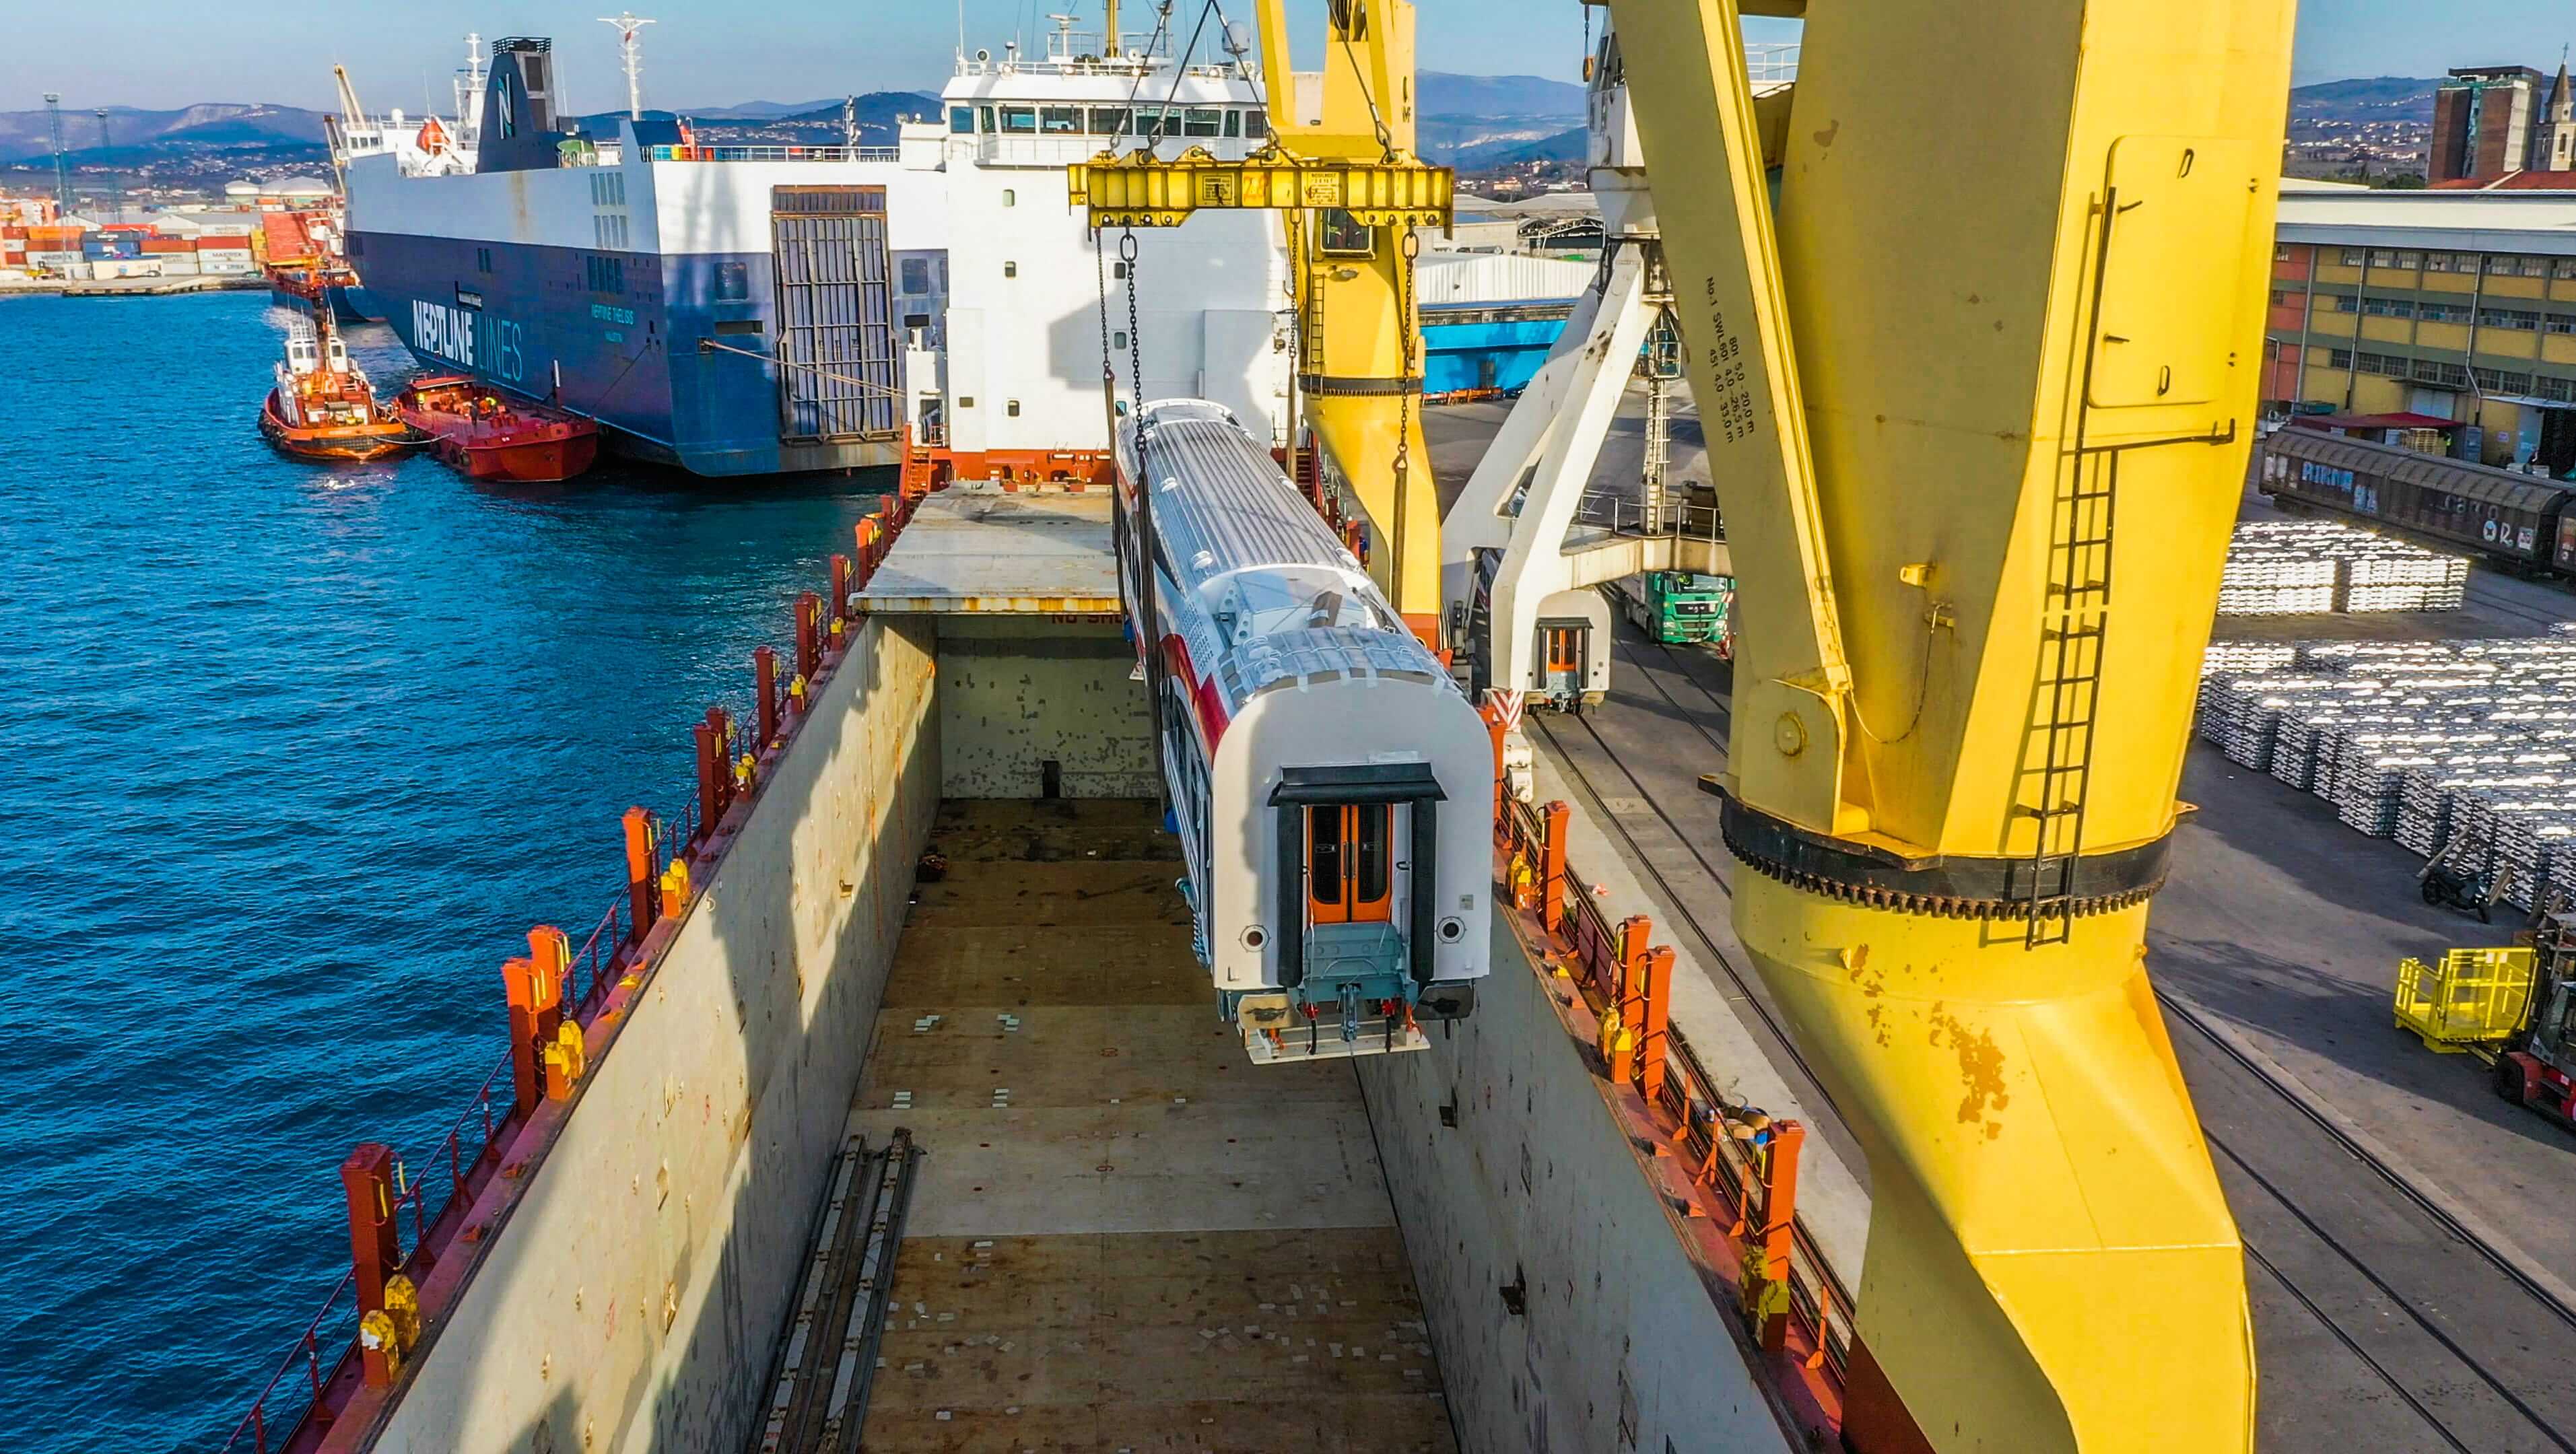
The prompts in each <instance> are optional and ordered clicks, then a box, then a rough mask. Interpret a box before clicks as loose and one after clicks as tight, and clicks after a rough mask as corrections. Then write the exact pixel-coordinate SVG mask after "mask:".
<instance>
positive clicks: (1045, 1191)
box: [850, 802, 1455, 1454]
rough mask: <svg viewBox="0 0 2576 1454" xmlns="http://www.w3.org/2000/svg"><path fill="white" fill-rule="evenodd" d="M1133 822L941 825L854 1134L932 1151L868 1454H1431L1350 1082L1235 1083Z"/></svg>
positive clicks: (1146, 843) (1332, 1074)
mask: <svg viewBox="0 0 2576 1454" xmlns="http://www.w3.org/2000/svg"><path fill="white" fill-rule="evenodd" d="M1152 813H1153V810H1152V809H1151V807H1150V806H1149V805H1145V804H1138V803H1123V802H1121V803H1104V802H1079V803H1076V802H1051V803H954V804H949V805H947V806H945V807H943V809H942V810H941V818H940V825H939V829H938V832H937V834H936V837H935V846H936V847H937V848H938V849H939V850H940V851H941V852H943V853H945V854H946V855H947V856H948V858H949V859H950V863H951V866H950V869H949V873H948V876H947V878H946V879H945V881H943V882H941V883H938V884H932V885H925V886H924V887H923V889H922V892H921V895H920V901H919V902H918V904H916V905H915V907H914V909H913V911H912V916H911V918H910V920H909V921H908V923H907V926H906V928H905V930H904V936H903V941H902V944H901V946H900V948H899V950H898V951H897V955H896V959H895V964H894V968H893V972H892V974H891V976H890V978H889V980H888V982H887V986H886V993H885V1002H884V1006H883V1008H882V1009H881V1011H880V1012H879V1014H878V1018H877V1030H876V1043H875V1044H874V1046H873V1047H872V1048H871V1053H870V1055H869V1060H868V1069H867V1073H866V1076H865V1078H864V1079H863V1081H862V1083H861V1085H860V1089H859V1093H858V1097H857V1101H856V1103H855V1105H854V1107H853V1109H852V1112H851V1117H850V1127H851V1129H852V1130H853V1131H854V1132H858V1133H861V1134H864V1135H866V1136H867V1137H868V1140H869V1143H870V1144H872V1145H874V1144H881V1143H882V1142H883V1140H884V1138H885V1136H886V1135H887V1133H889V1132H890V1131H892V1130H893V1128H894V1127H896V1126H897V1125H905V1126H909V1127H911V1128H912V1131H913V1133H914V1135H915V1136H916V1137H917V1138H918V1140H919V1142H920V1144H921V1145H922V1147H923V1150H924V1153H925V1155H924V1158H923V1161H922V1163H921V1174H920V1181H919V1183H918V1186H917V1189H916V1191H915V1194H914V1197H913V1201H912V1209H911V1217H910V1221H909V1224H908V1227H907V1234H906V1237H905V1240H904V1244H903V1250H902V1254H901V1257H900V1259H899V1261H898V1263H897V1266H896V1275H895V1286H894V1299H895V1303H894V1309H893V1312H892V1314H891V1316H890V1318H889V1320H888V1323H887V1327H886V1332H885V1339H884V1344H883V1347H882V1350H881V1354H882V1358H883V1363H882V1365H881V1366H880V1368H879V1370H878V1372H877V1376H876V1383H875V1388H874V1390H873V1394H872V1400H871V1404H870V1408H869V1412H868V1420H867V1425H866V1429H865V1434H864V1447H865V1448H867V1449H868V1450H870V1451H875V1454H912V1451H931V1450H937V1451H952V1450H986V1449H991V1450H1038V1451H1050V1454H1053V1451H1076V1450H1081V1451H1098V1454H1119V1451H1133V1454H1145V1451H1158V1454H1159V1451H1182V1450H1190V1451H1238V1450H1239V1451H1244V1454H1255V1451H1259V1454H1296V1451H1319V1454H1320V1451H1326V1450H1360V1449H1364V1450H1409V1451H1439V1454H1449V1451H1451V1450H1453V1449H1454V1447H1455V1446H1454V1444H1453V1442H1452V1438H1451V1433H1450V1425H1449V1418H1448V1412H1447V1408H1446V1405H1445V1404H1444V1402H1443V1401H1442V1398H1441V1393H1440V1378H1439V1370H1438V1369H1437V1367H1436V1366H1435V1365H1434V1364H1433V1362H1432V1357H1431V1348H1430V1342H1429V1338H1428V1335H1427V1334H1426V1333H1425V1331H1424V1328H1423V1323H1422V1307H1421V1301H1420V1297H1419V1295H1418V1293H1417V1292H1416V1290H1415V1286H1414V1280H1413V1274H1412V1270H1411V1268H1410V1267H1409V1266H1408V1265H1407V1263H1406V1261H1405V1255H1404V1245H1403V1241H1402V1239H1401V1237H1400V1236H1399V1235H1398V1234H1397V1231H1396V1228H1395V1223H1394V1213H1393V1210H1392V1208H1391V1206H1390V1204H1389V1202H1388V1199H1387V1194H1386V1186H1385V1180H1384V1175H1383V1173H1382V1171H1381V1170H1380V1168H1379V1165H1378V1159H1377V1152H1376V1147H1375V1144H1374V1142H1373V1141H1372V1140H1371V1138H1370V1134H1369V1126H1368V1120H1367V1115H1366V1112H1365V1110H1364V1109H1363V1107H1362V1105H1361V1101H1360V1095H1359V1088H1358V1084H1357V1082H1356V1080H1355V1079H1354V1077H1353V1074H1352V1071H1351V1067H1350V1065H1349V1064H1348V1063H1347V1062H1325V1063H1319V1064H1306V1065H1289V1066H1277V1067H1264V1068H1257V1069H1256V1068H1255V1067H1254V1066H1252V1065H1251V1064H1250V1063H1249V1062H1248V1061H1246V1059H1245V1058H1244V1054H1243V1049H1242V1046H1241V1045H1240V1044H1239V1043H1238V1042H1237V1040H1236V1039H1235V1038H1234V1036H1233V1035H1232V1034H1230V1033H1229V1032H1228V1031H1227V1030H1226V1029H1225V1028H1224V1027H1222V1026H1220V1025H1219V1024H1218V1023H1217V1020H1216V1016H1215V1010H1214V1003H1213V998H1212V996H1211V994H1210V992H1209V989H1208V984H1207V979H1206V977H1205V974H1204V972H1203V971H1202V970H1201V969H1200V968H1199V966H1198V963H1197V961H1196V960H1195V959H1194V958H1193V957H1192V956H1191V953H1190V939H1189V927H1188V925H1189V920H1188V913H1187V910H1186V908H1185V907H1184V905H1183V903H1182V901H1181V898H1180V895H1179V894H1178V892H1177V891H1176V890H1175V889H1174V888H1173V883H1172V881H1173V879H1174V878H1175V877H1176V876H1177V873H1178V869H1179V864H1178V861H1177V859H1176V857H1175V856H1174V850H1173V848H1172V846H1171V843H1170V840H1169V839H1168V838H1166V837H1163V836H1162V835H1160V834H1157V833H1155V832H1153V831H1152V828H1153V822H1152ZM933 1016H936V1017H937V1018H936V1019H935V1020H933V1019H932V1018H931V1017H933Z"/></svg>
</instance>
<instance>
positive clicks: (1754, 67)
mask: <svg viewBox="0 0 2576 1454" xmlns="http://www.w3.org/2000/svg"><path fill="white" fill-rule="evenodd" d="M1798 46H1799V43H1798V42H1797V41H1794V40H1792V41H1766V42H1759V43H1753V44H1748V45H1746V46H1745V47H1744V71H1745V78H1746V79H1747V80H1749V81H1751V82H1752V83H1753V90H1754V94H1756V95H1761V94H1763V93H1765V92H1769V91H1776V90H1779V89H1780V88H1782V87H1784V86H1792V85H1795V84H1797V81H1798Z"/></svg>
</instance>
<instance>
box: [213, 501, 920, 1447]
mask: <svg viewBox="0 0 2576 1454" xmlns="http://www.w3.org/2000/svg"><path fill="white" fill-rule="evenodd" d="M940 487H941V482H939V481H935V480H926V481H922V482H919V483H918V484H915V483H913V482H910V481H907V482H906V484H905V486H904V488H903V489H902V490H901V491H900V492H899V493H898V495H896V496H895V497H892V498H891V499H889V501H888V502H887V503H886V505H885V506H883V507H880V509H879V510H878V511H874V512H871V513H870V514H869V516H868V517H867V518H866V519H865V520H863V521H861V522H860V524H859V526H858V531H857V535H856V543H857V546H858V549H857V552H856V554H855V555H853V556H849V557H840V556H836V557H834V561H835V572H836V577H835V578H836V579H838V578H839V576H838V572H840V571H841V570H842V569H844V568H845V567H846V566H847V565H848V564H849V563H850V562H852V561H855V562H856V563H857V574H856V575H855V576H854V577H852V578H851V580H850V584H851V585H852V586H853V588H864V586H865V585H866V583H867V579H868V576H869V574H870V573H872V572H873V571H874V569H875V568H876V566H877V565H878V564H879V563H880V562H881V561H882V560H883V559H884V553H885V550H886V549H887V548H888V546H889V545H890V543H891V541H892V539H893V536H894V534H895V533H896V532H898V531H900V530H901V529H902V528H903V526H904V525H905V524H906V523H908V522H909V521H910V519H911V518H912V513H913V509H914V506H915V505H916V503H917V502H918V500H919V498H920V497H921V496H922V495H925V494H927V493H929V492H930V491H931V490H933V489H937V488H940ZM808 599H809V600H812V599H816V598H812V597H810V596H809V597H808ZM803 610H804V607H802V606H800V619H810V620H812V622H813V628H812V629H814V630H815V631H816V632H817V633H818V638H819V633H820V631H821V629H822V620H823V617H822V615H821V613H817V615H816V616H815V617H812V618H804V617H802V615H801V613H802V611H803ZM837 661H838V657H837V655H835V656H833V657H830V658H826V666H825V669H826V670H827V671H828V670H829V668H830V666H831V665H833V664H836V663H837ZM734 741H735V739H733V738H732V737H731V735H730V732H729V733H728V736H727V738H726V758H727V760H730V759H731V757H732V755H733V752H734ZM742 790H743V791H749V787H748V784H746V785H745V787H744V789H742ZM730 801H731V794H730V792H728V794H727V795H726V797H725V798H724V799H721V800H720V801H719V802H718V803H717V804H715V805H712V806H713V811H712V813H710V811H709V808H708V806H707V805H702V804H701V803H699V802H697V801H694V800H692V801H690V802H688V803H686V804H684V805H683V807H682V808H681V810H680V812H679V813H678V814H677V815H675V816H671V817H663V816H661V815H649V817H648V823H647V831H648V837H647V839H646V844H647V852H646V855H645V861H644V862H643V863H642V864H639V865H634V866H633V867H634V868H640V869H642V870H643V871H644V873H645V877H644V879H643V880H642V881H640V882H631V883H629V885H628V886H627V890H626V893H627V894H628V895H634V894H639V893H647V892H660V891H661V890H662V886H663V882H664V877H665V870H667V869H668V868H669V867H670V865H671V863H672V862H673V861H674V860H675V859H685V860H687V861H688V862H689V864H690V867H691V869H692V871H693V872H695V873H702V874H703V873H711V872H712V860H713V859H714V857H715V856H717V855H720V854H721V852H722V846H721V845H713V844H709V843H704V842H701V841H700V838H701V828H702V826H712V821H713V820H718V819H721V818H722V816H723V809H724V807H725V806H727V805H728V804H729V802H730ZM638 912H642V911H641V910H640V909H630V908H629V904H628V900H627V898H626V897H625V896H621V897H619V898H617V899H614V900H612V901H611V902H610V904H609V907H608V910H607V912H605V913H604V914H602V915H601V916H600V917H599V920H598V921H597V923H596V924H595V925H594V926H593V928H592V929H591V931H590V935H589V937H588V938H586V939H585V940H583V941H582V944H581V947H580V948H579V949H577V950H572V951H571V954H570V959H569V961H568V963H567V964H566V966H565V984H564V985H563V993H562V1008H563V1013H564V1016H565V1018H566V1020H567V1021H568V1022H570V1023H573V1024H577V1025H581V1026H583V1027H585V1028H587V1027H588V1026H590V1025H591V1024H592V1023H593V1022H594V1021H595V1020H596V1018H597V1016H598V1015H599V1014H600V1012H601V1011H602V1009H603V1008H604V1007H605V1005H606V1002H607V1000H608V997H609V995H610V993H611V992H612V991H613V990H615V989H616V987H617V986H618V984H619V982H620V981H621V980H622V979H623V978H624V977H625V974H626V971H627V970H628V969H629V968H631V967H633V966H635V965H636V964H637V963H638V962H639V961H638V958H637V956H638V954H639V953H640V952H641V941H642V940H643V939H644V937H645V936H644V935H643V934H642V933H640V932H637V931H638V929H639V928H649V927H650V925H649V924H644V925H641V926H639V925H638V924H637V922H636V919H635V914H636V913H638ZM666 912H667V910H666ZM525 1124H526V1120H525V1119H524V1118H523V1117H521V1116H520V1115H519V1114H518V1104H517V1084H516V1079H515V1066H514V1064H513V1058H512V1057H511V1056H510V1055H508V1054H504V1055H503V1056H502V1057H501V1058H500V1059H499V1060H498V1061H496V1062H495V1063H494V1064H493V1067H492V1069H491V1071H490V1072H489V1073H488V1074H486V1075H485V1076H484V1078H483V1083H482V1084H481V1085H480V1086H479V1087H477V1088H476V1090H475V1093H474V1097H473V1099H472V1101H471V1102H469V1103H468V1104H467V1106H466V1108H465V1110H464V1112H463V1113H462V1114H460V1115H459V1116H458V1117H457V1119H456V1121H455V1123H454V1124H453V1125H452V1126H451V1127H450V1128H449V1130H448V1132H447V1135H446V1138H445V1139H444V1140H442V1141H441V1142H440V1143H439V1146H438V1149H437V1151H436V1152H435V1153H433V1154H432V1156H431V1158H430V1160H429V1162H428V1163H427V1166H426V1170H425V1171H419V1172H416V1171H415V1169H414V1168H413V1166H412V1165H411V1164H410V1163H409V1162H407V1161H397V1162H396V1163H395V1164H394V1168H393V1172H392V1176H391V1185H390V1186H388V1187H386V1188H385V1194H384V1198H383V1202H382V1204H381V1215H382V1218H383V1221H381V1222H377V1223H376V1225H379V1226H381V1225H383V1224H384V1223H385V1222H390V1223H391V1226H392V1230H393V1233H394V1241H395V1244H396V1245H395V1248H394V1261H393V1264H392V1266H391V1267H390V1268H389V1269H388V1271H389V1272H395V1273H400V1274H401V1275H403V1276H404V1277H407V1278H409V1279H411V1281H412V1282H413V1284H414V1285H415V1287H417V1285H418V1284H419V1283H420V1282H421V1280H422V1279H424V1278H425V1277H427V1276H428V1275H429V1273H430V1272H431V1271H432V1270H433V1269H434V1268H435V1267H436V1266H437V1265H438V1263H439V1261H440V1260H441V1259H442V1258H444V1257H446V1256H449V1255H452V1254H453V1253H454V1251H455V1249H457V1248H458V1247H459V1246H460V1244H462V1245H466V1246H470V1245H471V1242H470V1239H465V1238H464V1237H463V1233H464V1232H465V1231H466V1218H467V1217H468V1216H470V1215H471V1213H472V1211H473V1208H474V1206H475V1204H476V1202H477V1200H478V1199H479V1198H480V1197H481V1196H482V1194H483V1193H484V1191H485V1190H486V1189H487V1188H488V1187H489V1185H490V1184H491V1182H492V1180H493V1178H494V1177H495V1176H497V1175H498V1174H499V1169H500V1165H501V1160H502V1154H503V1150H504V1146H505V1144H506V1143H507V1141H508V1140H509V1139H511V1138H513V1137H515V1136H516V1135H517V1134H518V1132H519V1131H520V1129H521V1128H522V1127H523V1126H524V1125H525ZM357 1278H358V1271H357V1268H356V1267H355V1266H354V1265H353V1266H351V1267H350V1268H349V1269H348V1270H346V1271H343V1272H342V1273H341V1275H340V1280H339V1282H338V1283H337V1284H336V1285H335V1286H334V1287H333V1288H332V1290H331V1294H330V1296H329V1297H327V1298H325V1299H324V1300H323V1304H322V1307H321V1308H320V1310H318V1311H317V1312H316V1313H315V1314H314V1315H313V1318H312V1320H311V1321H310V1322H309V1323H308V1324H306V1326H305V1329H304V1332H303V1335H302V1336H301V1337H299V1338H298V1339H297V1340H296V1341H295V1343H294V1345H293V1347H292V1348H291V1349H290V1350H289V1351H288V1353H287V1355H286V1357H285V1358H284V1359H283V1360H282V1361H281V1362H280V1363H279V1364H278V1367H277V1370H276V1372H274V1373H273V1374H271V1375H270V1377H269V1380H268V1382H267V1384H266V1385H265V1386H263V1387H262V1388H261V1389H260V1391H259V1394H258V1396H257V1397H255V1398H254V1399H253V1400H252V1401H251V1405H250V1408H249V1410H248V1411H247V1412H246V1413H245V1414H244V1415H243V1416H242V1418H241V1420H240V1422H239V1423H237V1424H236V1425H235V1426H234V1428H233V1431H232V1433H231V1434H230V1435H229V1436H228V1437H227V1438H226V1439H225V1441H224V1445H223V1448H224V1451H225V1454H231V1451H233V1450H235V1449H246V1450H248V1451H249V1454H269V1451H270V1450H271V1449H278V1450H284V1449H286V1448H287V1447H289V1445H290V1444H291V1443H297V1442H299V1441H301V1440H308V1439H309V1436H310V1433H311V1430H312V1427H313V1423H314V1418H315V1413H316V1411H317V1410H322V1411H325V1416H326V1417H327V1411H328V1409H329V1408H332V1407H338V1406H340V1405H342V1404H345V1402H346V1400H347V1398H348V1397H349V1396H350V1395H351V1394H352V1393H353V1392H354V1391H355V1390H356V1388H357V1387H358V1385H359V1383H360V1381H361V1380H362V1378H363V1371H362V1363H361V1357H362V1355H361V1352H360V1347H359V1342H358V1332H359V1327H358V1324H359V1316H360V1310H359V1298H358V1287H357ZM335 1348H336V1349H337V1350H339V1351H338V1352H337V1353H336V1354H333V1356H332V1357H331V1358H330V1359H329V1360H328V1361H329V1366H328V1367H325V1358H324V1354H325V1353H326V1352H330V1350H333V1349H335Z"/></svg>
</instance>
